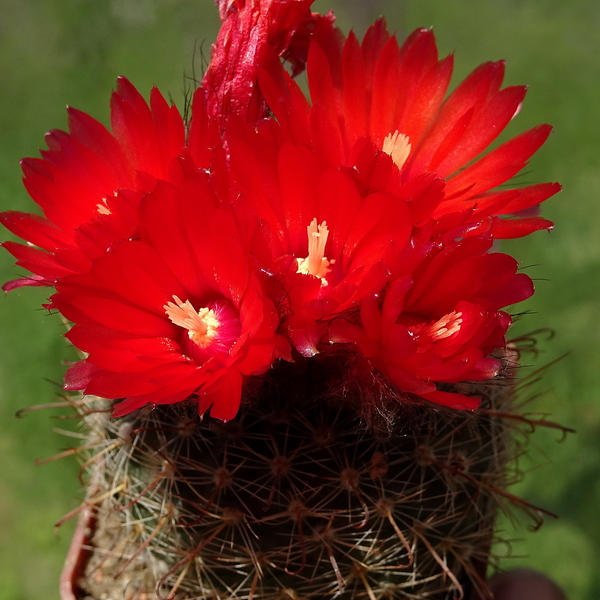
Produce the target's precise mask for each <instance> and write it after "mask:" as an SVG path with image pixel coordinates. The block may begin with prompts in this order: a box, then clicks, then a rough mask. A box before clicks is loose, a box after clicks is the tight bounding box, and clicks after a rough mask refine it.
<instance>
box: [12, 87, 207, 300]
mask: <svg viewBox="0 0 600 600" xmlns="http://www.w3.org/2000/svg"><path fill="white" fill-rule="evenodd" d="M193 111H194V119H193V122H192V125H191V127H190V132H189V136H188V137H189V150H188V152H190V153H191V154H192V155H193V156H194V158H195V160H196V162H197V166H199V167H208V166H210V164H211V161H212V160H215V159H214V151H213V150H212V147H214V146H216V145H217V144H216V143H214V138H211V135H213V134H212V133H211V130H210V127H209V125H208V124H207V121H206V115H205V108H204V98H203V92H202V90H199V91H198V92H197V93H196V96H195V98H194V103H193ZM68 113H69V130H70V133H65V132H63V131H57V130H54V131H51V132H50V133H48V134H47V136H46V141H47V143H48V147H49V149H48V150H44V151H42V158H41V159H39V158H26V159H24V160H23V161H22V166H23V172H24V174H25V179H24V182H25V187H26V188H27V191H28V192H29V194H30V195H31V197H32V198H33V199H34V200H35V201H36V202H37V203H38V205H39V206H40V208H41V209H42V211H43V213H44V215H45V217H40V216H37V215H33V214H27V213H22V212H17V211H8V212H5V213H2V214H0V220H1V221H2V223H3V224H4V225H5V226H6V227H7V228H8V229H9V230H10V231H12V232H13V233H15V234H16V235H18V236H20V237H22V238H23V239H25V240H26V241H27V242H29V244H28V245H22V244H18V243H15V242H4V243H3V244H2V245H3V246H4V247H5V248H6V249H7V250H8V251H9V252H11V254H13V255H14V256H15V257H16V258H17V264H18V265H20V266H21V267H24V268H26V269H28V270H29V271H31V272H32V273H34V275H33V276H28V277H24V278H21V279H18V280H16V281H12V282H9V283H7V284H5V285H4V286H3V289H4V290H5V291H9V290H11V289H14V288H16V287H20V286H24V285H52V284H53V283H54V282H55V281H56V279H58V278H59V277H63V276H65V275H68V274H69V273H84V272H86V270H88V269H89V267H90V261H91V260H92V259H93V258H95V257H96V256H99V255H101V254H102V253H104V251H105V250H106V249H107V248H108V247H109V246H110V244H111V243H113V242H116V241H119V240H122V239H127V238H129V237H130V236H132V235H134V234H135V231H136V229H137V226H138V214H137V209H138V204H139V201H140V198H141V197H142V195H143V194H144V193H147V192H149V191H150V190H152V188H153V187H154V185H155V183H156V179H158V178H160V179H169V178H170V171H171V168H172V166H171V165H172V161H173V159H175V158H176V157H178V156H180V155H181V154H182V153H183V152H184V151H186V133H185V128H184V124H183V121H182V118H181V115H180V114H179V111H178V110H177V109H176V108H175V107H174V106H169V105H168V104H167V102H166V101H165V99H164V98H163V96H162V95H161V94H160V92H159V91H158V90H157V89H156V88H154V89H153V90H152V92H151V95H150V106H148V105H147V104H146V102H145V101H144V99H143V98H142V96H141V95H140V94H139V93H138V92H137V91H136V89H135V88H134V87H133V86H132V85H131V83H129V81H127V79H124V78H120V79H119V80H118V85H117V91H116V92H115V93H114V94H113V96H112V100H111V123H112V130H113V133H112V134H111V133H110V132H109V131H108V130H107V129H106V128H105V127H104V126H103V125H101V124H100V123H99V122H98V121H96V120H94V119H92V118H91V117H90V116H88V115H86V114H85V113H82V112H81V111H78V110H76V109H73V108H69V109H68ZM199 137H202V142H201V144H202V147H199V146H200V143H199V142H198V138H199ZM217 139H218V138H217Z"/></svg>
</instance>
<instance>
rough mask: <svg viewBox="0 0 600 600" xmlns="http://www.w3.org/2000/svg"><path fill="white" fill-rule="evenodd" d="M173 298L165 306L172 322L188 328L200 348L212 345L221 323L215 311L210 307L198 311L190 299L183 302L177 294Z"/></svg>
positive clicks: (189, 333)
mask: <svg viewBox="0 0 600 600" xmlns="http://www.w3.org/2000/svg"><path fill="white" fill-rule="evenodd" d="M173 300H175V302H167V304H165V305H164V306H163V308H164V309H165V312H166V313H167V316H168V317H169V319H170V320H171V322H172V323H173V324H175V325H179V327H183V328H184V329H187V330H188V336H189V338H190V340H192V342H194V343H195V344H196V345H198V346H200V348H206V347H207V346H210V344H211V342H212V341H213V339H214V338H215V336H216V335H217V332H218V330H219V326H220V325H221V323H220V321H219V320H218V319H217V316H216V315H215V313H214V311H213V310H212V309H210V308H208V307H204V308H201V309H200V310H199V311H196V309H195V308H194V307H193V306H192V304H191V302H190V301H189V300H186V301H185V302H182V301H181V300H180V299H179V298H178V297H177V296H173Z"/></svg>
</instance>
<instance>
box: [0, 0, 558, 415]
mask: <svg viewBox="0 0 600 600" xmlns="http://www.w3.org/2000/svg"><path fill="white" fill-rule="evenodd" d="M310 4H311V2H310V1H309V0H303V1H302V2H286V1H284V0H279V1H275V0H270V1H268V0H265V1H264V2H254V3H246V4H245V5H243V4H242V5H240V6H238V7H237V8H236V7H235V6H233V5H236V2H235V1H229V2H224V1H223V2H221V3H220V8H221V17H222V19H223V20H224V25H223V29H222V31H221V34H220V37H219V39H218V40H217V43H216V44H215V46H214V48H213V57H212V61H211V64H210V66H209V68H208V70H207V73H206V77H205V80H204V84H203V86H202V87H199V88H198V89H197V90H196V92H195V94H194V97H193V101H192V104H191V107H190V111H189V114H190V115H191V116H190V120H189V122H187V123H184V121H183V119H182V116H181V114H180V112H179V111H178V110H177V109H176V108H175V107H174V106H172V105H169V104H168V103H167V102H166V101H165V99H164V97H163V96H162V95H161V94H160V92H159V91H158V90H156V89H153V90H152V92H151V97H150V102H149V104H147V103H146V102H145V101H144V99H143V98H142V96H141V95H140V94H139V93H138V92H137V91H136V90H135V88H134V87H133V86H132V85H131V83H129V82H128V81H127V80H126V79H124V78H121V79H119V81H118V84H117V90H116V91H115V92H114V94H113V98H112V102H111V123H112V132H111V131H109V130H108V129H106V128H105V127H103V126H102V125H101V124H100V123H98V122H97V121H95V120H94V119H92V118H91V117H89V116H88V115H86V114H84V113H81V112H80V111H77V110H75V109H69V132H68V133H65V132H61V131H52V132H50V133H49V134H48V145H49V148H50V149H49V150H46V151H43V152H42V158H30V159H25V160H24V161H23V170H24V173H25V186H26V187H27V189H28V191H29V193H30V194H31V196H32V198H33V199H34V200H35V201H36V202H37V203H38V205H39V206H40V208H41V209H42V211H43V213H44V215H45V216H43V217H42V216H38V215H34V214H26V213H19V212H14V211H9V212H5V213H2V215H1V219H2V222H3V223H4V225H5V226H6V227H7V228H8V229H9V230H11V231H12V232H13V233H15V234H16V235H18V236H20V237H21V238H23V239H24V240H26V242H27V244H24V245H23V244H19V243H16V242H5V243H4V244H3V246H4V247H5V248H6V249H7V250H8V251H9V252H11V253H12V254H13V255H14V256H15V257H16V259H17V264H18V265H20V266H22V267H24V268H25V269H27V270H29V271H31V273H32V274H31V275H28V276H26V277H23V278H21V279H18V280H16V281H12V282H9V283H7V284H5V286H4V289H5V291H10V290H13V289H15V288H19V287H22V286H27V285H40V286H53V287H54V288H55V289H56V293H55V294H54V295H52V297H51V298H50V300H49V303H48V305H47V306H48V307H49V308H55V309H58V310H59V311H60V312H61V313H62V314H63V315H64V316H65V317H66V318H67V319H68V320H69V321H71V322H72V323H73V327H72V328H71V329H70V331H69V332H68V334H67V337H68V339H69V340H70V341H71V342H72V343H73V344H74V345H75V346H76V347H77V348H79V349H80V350H82V351H83V352H85V353H87V358H85V360H82V361H81V362H79V363H77V364H75V365H74V366H73V367H71V368H70V369H69V371H68V373H67V375H66V378H65V387H66V388H67V389H72V390H84V392H85V393H89V394H96V395H99V396H101V397H105V398H109V399H114V400H121V402H119V403H118V404H116V405H115V408H114V413H113V414H114V415H115V416H119V415H124V414H127V413H128V412H131V411H133V410H136V409H138V408H141V407H143V406H145V405H146V404H165V403H176V402H181V401H183V400H188V399H194V400H196V401H197V403H198V408H199V412H200V413H201V414H202V413H204V412H206V411H208V410H210V414H211V415H212V416H213V417H215V418H218V419H222V420H229V419H232V418H233V417H234V416H235V415H236V413H237V411H238V408H239V406H240V402H241V401H242V398H243V396H244V389H245V385H246V384H247V383H248V382H249V380H250V379H251V378H256V377H259V376H260V375H262V374H263V373H265V372H266V371H267V370H268V369H270V368H271V367H273V365H274V364H275V363H276V362H277V361H289V362H297V363H301V362H304V361H310V360H311V359H313V357H314V356H315V355H317V354H319V355H321V356H320V360H322V359H323V358H325V359H326V358H327V354H328V353H331V354H335V355H336V356H338V357H339V355H340V353H344V352H347V353H349V354H351V355H352V356H353V360H352V365H353V369H354V370H356V371H360V373H358V375H360V377H361V378H362V376H363V375H364V373H376V374H377V376H380V377H383V378H385V379H386V380H387V381H388V383H389V384H391V385H392V386H395V387H396V388H397V390H398V391H399V392H400V394H399V398H403V399H404V400H405V401H406V402H415V401H422V400H425V401H430V402H434V403H437V404H443V405H446V406H450V407H454V408H459V409H474V408H476V407H477V406H478V403H479V402H478V400H477V399H474V398H470V397H467V396H464V395H461V394H459V393H457V392H449V391H447V385H446V384H452V383H457V382H460V381H465V380H477V381H481V380H487V379H490V378H493V377H495V376H497V375H498V374H499V372H500V369H501V363H500V361H499V360H498V358H496V356H497V355H498V351H500V350H502V349H503V348H504V346H505V343H506V339H505V335H506V331H507V329H508V327H509V326H510V324H511V318H510V316H509V315H508V313H507V312H505V311H504V310H503V309H504V308H506V307H507V306H509V305H511V304H514V303H517V302H520V301H522V300H524V299H526V298H527V297H529V296H530V295H531V294H532V293H533V285H532V282H531V280H530V278H529V277H528V276H526V275H524V274H522V273H519V272H518V263H517V262H516V260H515V259H513V258H512V257H510V256H507V255H505V254H502V253H498V252H495V251H493V248H492V244H493V242H494V240H496V239H500V238H507V237H520V236H524V235H527V234H529V233H532V232H534V231H536V230H540V229H550V228H551V226H552V224H551V223H550V222H549V221H547V220H545V219H543V218H541V217H539V216H537V215H536V214H535V210H536V208H537V207H538V205H539V204H540V203H541V202H542V201H544V200H546V199H547V198H548V197H550V196H551V195H553V194H555V193H556V192H557V191H558V190H559V189H560V186H558V185H557V184H554V183H545V184H538V185H530V186H527V187H521V188H517V187H510V186H509V187H506V186H505V185H504V184H506V182H508V181H509V180H510V179H511V178H512V177H513V176H514V175H515V174H516V173H518V172H519V170H520V169H521V168H522V167H523V166H524V165H525V164H527V161H528V160H529V158H530V157H531V155H532V154H533V153H534V152H535V151H536V150H537V149H538V148H539V147H540V145H541V144H542V143H543V142H544V141H545V140H546V138H547V137H548V135H549V133H550V128H549V127H548V126H546V125H541V126H539V127H536V128H534V129H532V130H529V131H527V132H525V133H523V134H521V135H519V136H517V137H516V138H514V139H512V140H510V141H508V142H506V143H504V144H502V145H500V146H499V147H497V148H496V149H494V150H492V151H490V152H488V153H487V154H486V153H484V151H485V150H486V148H487V147H488V146H489V144H490V143H491V142H492V141H493V140H494V139H495V138H496V137H497V136H498V135H499V133H500V132H501V131H502V130H503V129H504V128H505V126H506V125H507V124H508V123H509V122H510V121H511V119H512V118H513V117H514V116H515V115H516V113H517V112H518V110H519V108H520V106H521V102H522V100H523V97H524V95H525V88H524V87H519V86H516V87H508V88H504V89H501V83H502V78H503V73H504V64H503V63H501V62H499V63H486V64H484V65H482V66H481V67H479V68H478V69H476V70H475V71H474V72H473V73H472V74H471V75H470V76H469V77H467V79H466V80H465V81H464V82H463V83H462V84H460V85H459V86H458V87H457V88H456V89H455V91H454V92H452V93H451V94H450V95H449V96H447V97H446V93H447V89H448V85H449V82H450V76H451V71H452V57H447V58H444V59H438V54H437V48H436V45H435V39H434V37H433V33H432V32H431V31H430V30H417V31H415V32H414V33H413V34H412V35H411V36H409V38H408V39H407V40H406V41H405V42H404V44H403V45H402V46H399V44H398V41H397V39H396V37H395V36H393V35H390V34H389V33H388V31H387V29H386V26H385V23H384V22H383V21H382V20H380V21H378V22H377V23H375V24H374V25H373V26H372V27H371V28H370V29H369V30H368V32H367V34H366V35H365V38H364V40H363V41H362V42H359V41H358V40H357V38H356V37H355V36H354V34H350V36H349V37H348V38H347V39H345V38H344V36H343V35H342V34H341V33H340V32H339V31H338V30H337V29H336V28H335V27H334V25H333V17H332V16H331V15H327V16H320V15H317V14H314V13H310V10H309V6H310ZM244 6H245V7H244ZM257 7H258V8H257ZM234 8H235V10H234ZM257 33H258V35H255V34H257ZM281 57H284V58H287V59H289V61H290V63H291V64H292V68H293V75H296V74H297V73H299V72H300V71H302V70H303V68H304V67H305V66H306V68H307V76H308V87H309V90H310V99H309V98H307V97H305V95H304V93H303V92H302V91H301V88H300V87H299V86H298V85H297V84H296V82H295V81H294V79H293V78H292V75H290V74H288V72H287V71H286V69H285V68H284V64H283V62H282V60H281ZM236 61H237V62H236ZM234 63H235V64H238V67H239V68H238V69H237V70H236V71H235V73H232V72H231V69H228V68H226V67H227V65H228V64H234ZM501 185H502V186H503V187H501V188H500V187H499V186H501ZM357 355H358V357H359V358H358V359H356V356H357ZM353 375H357V373H348V377H352V376H353ZM363 379H364V378H363ZM365 380H366V379H365Z"/></svg>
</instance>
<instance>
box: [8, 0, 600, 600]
mask: <svg viewBox="0 0 600 600" xmlns="http://www.w3.org/2000/svg"><path fill="white" fill-rule="evenodd" d="M314 8H315V10H319V11H321V12H322V11H325V10H327V9H328V8H332V9H334V11H335V12H336V14H337V15H338V24H339V25H340V26H341V27H342V28H343V29H344V30H346V31H347V30H348V29H349V28H351V27H353V28H354V29H355V30H356V31H357V32H358V33H361V34H362V33H363V32H364V30H365V29H366V26H367V24H368V23H370V22H371V21H372V20H373V19H374V18H376V17H377V16H378V15H379V14H385V15H386V17H387V20H388V23H389V25H390V28H391V29H394V30H396V31H397V32H398V34H399V36H401V37H403V36H405V35H406V34H408V33H409V32H410V31H411V30H412V29H414V28H416V27H420V26H424V27H430V26H433V27H434V30H435V32H436V36H437V39H438V43H439V47H440V52H441V54H442V55H446V54H448V53H450V52H455V57H456V76H455V80H454V81H455V82H457V81H458V79H459V78H462V77H464V76H465V75H466V74H467V73H468V72H469V71H470V70H472V69H473V68H474V67H475V66H477V65H478V64H479V63H481V62H483V61H486V60H497V59H500V58H505V59H506V60H507V78H506V83H507V84H523V83H526V84H529V86H530V88H529V93H528V97H527V99H526V101H525V103H524V107H523V110H522V111H521V113H520V114H519V115H518V117H517V118H516V119H515V120H514V121H513V123H512V124H511V126H510V127H509V132H508V133H509V134H511V135H514V134H516V133H517V132H520V131H522V130H524V129H526V128H529V127H531V126H533V125H536V124H538V123H542V122H548V123H551V124H553V125H554V126H555V133H554V134H553V136H551V138H550V140H549V141H548V142H547V144H546V145H545V146H544V147H543V148H542V150H541V151H540V152H539V153H538V154H537V155H536V157H535V158H534V160H533V161H532V162H531V164H530V166H529V167H528V168H527V169H526V173H525V174H524V175H523V176H522V180H523V181H524V182H526V183H529V182H542V181H560V182H561V183H563V185H564V188H565V189H564V191H563V192H562V193H561V194H560V195H559V196H558V197H556V198H554V199H551V200H550V201H549V202H548V203H547V205H545V207H544V215H545V216H546V217H548V218H550V219H553V220H554V221H555V222H556V228H555V230H554V231H553V232H552V233H551V234H550V235H548V234H547V233H542V232H539V233H537V234H534V235H533V236H531V237H530V238H528V239H526V240H517V241H513V242H510V243H505V244H504V245H503V249H504V250H505V251H508V252H510V253H513V254H514V255H515V256H517V258H518V259H519V260H520V261H521V263H522V266H523V267H526V268H527V271H526V272H527V273H529V274H530V275H531V276H532V277H533V278H534V279H535V280H536V282H537V293H536V295H535V296H534V297H533V298H532V299H531V300H529V301H528V302H527V304H526V307H525V308H526V309H527V311H528V312H529V314H528V315H527V316H525V317H524V318H522V319H521V320H520V321H519V322H518V323H517V324H516V326H515V334H519V333H525V332H527V331H530V330H533V329H536V328H539V327H545V326H550V327H552V328H554V329H555V330H556V336H555V338H554V339H552V340H551V341H545V340H544V341H542V342H541V344H540V346H541V348H542V349H543V350H544V353H543V354H542V355H541V356H540V357H539V359H538V360H537V363H536V364H537V366H541V365H542V364H544V363H545V362H549V361H551V360H553V359H555V358H557V357H559V356H561V355H563V354H565V353H568V355H567V356H566V358H564V359H563V360H562V361H560V362H559V363H558V364H556V365H554V366H553V367H552V368H551V369H550V370H549V371H548V372H547V373H546V374H545V376H544V380H543V382H542V384H541V386H540V387H539V388H538V389H539V391H544V392H545V393H544V394H543V395H542V396H541V397H540V398H539V399H538V400H536V401H535V402H534V403H533V404H532V405H531V410H534V411H538V412H543V413H550V414H551V415H552V418H553V419H555V420H557V421H559V422H560V423H562V424H564V425H566V426H569V427H572V428H575V429H576V430H577V432H578V433H577V435H573V436H569V438H568V439H567V440H566V441H565V442H564V443H562V444H559V443H557V442H558V440H559V439H560V435H559V434H557V433H556V432H553V431H547V430H543V431H539V432H537V433H536V435H535V436H534V454H535V459H534V460H533V463H534V464H537V465H538V468H535V469H532V472H531V473H529V474H528V475H527V477H526V478H525V480H524V482H522V483H521V484H519V485H518V486H516V488H514V489H513V491H516V492H517V493H518V494H520V495H522V496H524V497H525V498H527V500H529V501H531V502H533V503H536V504H539V505H541V506H543V507H545V508H546V509H548V510H550V511H552V512H554V513H557V514H558V515H560V518H559V519H558V520H552V519H550V520H548V522H547V523H546V524H545V525H544V526H543V527H542V529H541V530H540V531H538V532H536V533H531V532H529V531H527V529H526V527H525V526H524V525H523V524H521V525H519V526H518V527H517V529H512V526H511V525H510V524H508V523H502V524H501V527H502V528H504V529H505V530H506V535H507V537H509V538H511V539H514V540H515V542H514V543H513V545H512V549H513V554H514V555H515V557H514V558H511V559H508V560H505V561H504V562H503V566H505V567H507V568H508V567H513V566H519V565H531V566H534V567H536V568H539V569H542V570H544V571H546V572H548V573H551V574H552V575H553V576H554V577H555V578H556V579H557V580H558V582H559V583H560V584H561V585H563V586H564V587H565V589H566V590H567V591H568V594H569V598H571V600H591V599H592V598H598V597H600V569H598V568H597V563H598V559H599V558H600V525H599V524H600V511H599V510H598V508H599V506H600V435H599V433H600V394H599V392H600V380H599V379H598V376H597V375H598V372H599V371H600V295H599V288H600V225H599V223H600V156H599V152H598V145H599V143H600V126H599V123H600V120H599V113H600V100H599V98H600V61H599V59H598V57H599V56H600V35H598V31H600V3H598V2H596V1H595V0H570V2H568V3H567V2H564V1H563V0H453V1H452V2H448V1H447V0H390V1H387V2H386V1H383V0H381V1H379V0H337V1H336V0H317V1H316V2H315V4H314ZM217 27H218V19H217V12H216V9H215V8H214V6H213V3H212V1H211V0H194V1H192V0H44V1H42V0H0V86H1V91H0V205H1V207H2V209H5V210H6V209H20V210H32V209H33V203H32V202H31V201H30V200H29V199H28V197H27V194H26V193H25V190H24V189H23V187H22V185H21V183H20V169H19V159H20V158H22V157H24V156H35V155H36V154H37V150H38V148H40V147H44V142H43V133H44V132H45V131H47V130H48V129H51V128H63V127H64V126H65V122H66V118H65V117H66V116H65V110H64V107H65V105H67V104H70V105H73V106H76V107H77V108H80V109H82V110H84V111H86V112H88V113H91V114H92V115H94V116H95V117H97V118H99V119H100V120H102V121H103V122H105V123H106V122H107V117H108V100H109V95H110V92H111V90H112V88H113V86H114V82H115V79H116V77H117V76H118V75H126V76H127V77H129V78H130V79H131V80H132V82H133V83H134V84H135V85H136V86H137V87H138V89H139V90H140V91H141V92H142V93H143V94H144V95H145V96H146V97H147V95H148V92H149V90H150V87H151V86H152V85H154V84H156V85H158V86H159V87H160V89H161V90H162V91H163V92H164V93H165V94H170V95H171V96H172V98H173V99H174V100H175V101H176V102H178V103H179V105H181V99H182V91H183V89H184V85H185V84H184V74H186V75H191V74H192V72H193V69H194V68H195V69H196V72H197V73H199V72H201V65H202V56H201V50H203V52H204V55H205V56H208V55H209V52H210V44H211V43H212V41H213V40H214V37H215V34H216V29H217ZM1 237H2V239H6V237H7V236H6V235H4V234H2V236H1ZM19 274H20V273H19V270H18V269H16V268H15V267H14V266H13V264H12V260H11V258H10V256H9V255H8V253H6V252H2V253H1V254H0V280H1V281H6V280H7V279H12V278H14V277H15V276H18V275H19ZM46 294H47V291H45V290H43V289H35V288H32V289H24V290H21V291H16V292H13V293H12V294H10V295H9V296H7V297H5V298H0V336H1V337H0V339H1V341H2V343H1V344H0V427H1V432H0V474H1V475H0V482H1V484H0V600H34V599H35V600H39V599H40V598H44V599H47V600H53V599H57V598H58V577H59V572H60V568H61V565H62V561H63V559H64V556H65V554H66V551H67V547H68V542H69V538H70V535H71V533H72V528H73V524H67V525H66V526H64V527H63V528H62V529H61V530H60V532H59V534H58V536H55V535H54V533H53V524H54V523H55V522H56V521H57V520H59V519H60V518H61V517H62V516H63V514H65V513H66V512H68V511H69V510H71V509H72V508H74V507H75V506H76V503H77V501H76V498H78V497H81V495H82V490H81V487H80V484H79V482H78V480H77V471H78V468H77V465H76V463H75V460H73V459H63V460H60V461H58V462H53V463H50V464H46V465H42V466H35V464H34V459H35V458H37V457H40V458H45V457H49V456H52V455H53V454H55V453H57V452H58V451H59V450H61V449H64V448H66V447H68V446H69V445H70V443H71V440H69V439H68V438H65V437H64V436H63V435H60V434H59V433H57V432H55V431H53V429H54V428H72V427H73V426H74V424H73V423H72V422H70V421H64V420H59V419H56V418H53V415H54V416H56V415H57V414H59V411H38V412H33V413H29V414H28V415H26V416H25V417H24V418H22V419H16V418H15V417H14V414H15V412H16V411H17V410H18V409H19V408H22V407H26V406H31V405H34V404H39V403H46V402H51V401H53V400H55V396H56V393H57V391H58V390H59V387H58V385H59V384H58V383H57V382H60V380H61V378H62V373H63V371H64V366H63V365H61V361H64V360H68V359H72V358H74V357H73V356H72V354H71V351H70V350H69V349H68V348H67V346H66V343H65V340H64V339H63V338H61V337H60V334H61V333H62V325H61V323H60V321H59V319H58V318H57V317H53V316H48V315H47V313H46V312H45V311H44V310H42V309H40V304H41V302H43V300H44V299H45V296H46ZM532 370H533V367H531V368H529V371H532ZM529 371H525V372H526V373H527V372H529ZM63 414H66V413H63Z"/></svg>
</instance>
